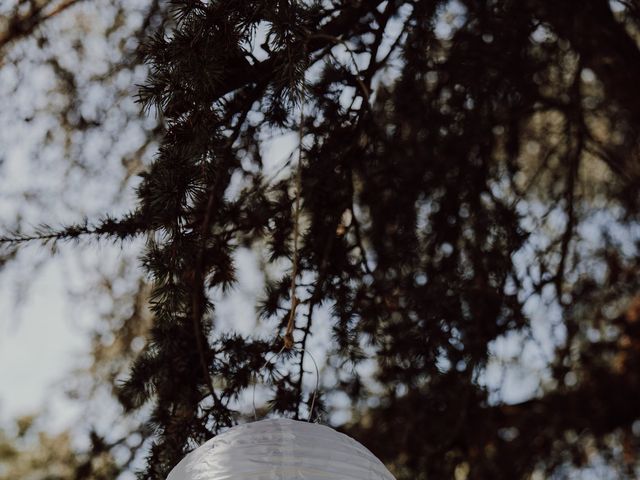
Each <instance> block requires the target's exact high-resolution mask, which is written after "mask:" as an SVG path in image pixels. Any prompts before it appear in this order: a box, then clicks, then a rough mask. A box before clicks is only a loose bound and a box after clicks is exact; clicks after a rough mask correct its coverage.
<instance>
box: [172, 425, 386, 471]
mask: <svg viewBox="0 0 640 480" xmlns="http://www.w3.org/2000/svg"><path fill="white" fill-rule="evenodd" d="M246 479H250V480H302V479H304V480H331V479H336V480H338V479H339V480H395V479H394V477H393V475H391V473H389V471H388V470H387V469H386V468H385V466H384V465H383V464H382V462H381V461H380V460H378V459H377V458H376V457H375V456H374V455H373V454H372V453H371V452H370V451H369V450H367V449H366V448H365V447H364V446H363V445H361V444H360V443H358V442H356V441H355V440H354V439H352V438H351V437H348V436H347V435H344V434H342V433H339V432H336V431H335V430H333V429H332V428H329V427H326V426H324V425H318V424H316V423H307V422H299V421H296V420H289V419H269V420H261V421H259V422H253V423H247V424H245V425H238V426H236V427H233V428H231V429H229V430H227V431H226V432H224V433H222V434H220V435H218V436H216V437H214V438H212V439H211V440H209V441H208V442H206V443H205V444H203V445H201V446H200V447H198V448H196V449H195V450H194V451H193V452H191V453H189V454H188V455H187V456H186V457H185V458H183V459H182V461H181V462H180V463H178V465H176V467H175V468H174V469H173V470H172V471H171V473H170V474H169V477H168V478H167V480H246Z"/></svg>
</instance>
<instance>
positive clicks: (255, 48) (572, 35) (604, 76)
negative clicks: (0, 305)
mask: <svg viewBox="0 0 640 480" xmlns="http://www.w3.org/2000/svg"><path fill="white" fill-rule="evenodd" d="M170 12H171V15H172V19H173V21H168V22H165V23H164V25H163V27H162V29H161V30H160V31H159V32H158V33H157V34H155V35H154V36H153V37H151V38H149V39H148V41H147V43H146V44H145V46H144V48H143V49H142V54H143V58H144V60H145V62H146V63H147V64H148V66H149V71H150V73H149V76H148V79H147V81H146V83H145V84H144V85H142V86H141V88H140V91H139V101H140V103H141V104H142V106H143V107H144V108H146V109H147V110H148V111H149V112H155V113H156V114H157V115H159V117H160V119H161V121H162V122H163V124H164V128H165V130H164V135H163V139H162V143H161V146H160V148H159V150H158V153H157V155H156V157H155V159H154V160H153V162H152V164H151V165H150V166H149V168H148V170H147V171H146V172H145V173H144V174H143V180H142V183H141V184H140V186H139V188H138V191H137V194H138V199H139V203H138V205H137V207H136V208H135V210H134V211H133V212H132V213H131V214H130V215H129V216H128V217H126V218H124V219H123V220H122V221H116V220H113V219H107V220H106V221H105V222H104V223H103V224H100V225H99V226H97V227H95V228H93V227H92V228H89V227H86V226H75V227H72V228H71V229H67V230H63V231H60V232H58V233H57V234H55V233H52V234H51V235H52V236H56V235H57V236H58V237H59V238H75V237H77V236H78V235H80V234H83V233H85V232H86V233H95V234H100V235H107V236H111V237H114V238H118V239H123V238H128V237H130V236H133V235H137V234H140V233H144V234H145V235H146V237H147V239H148V243H147V247H146V250H145V254H144V257H143V258H142V264H143V266H144V268H145V270H146V272H147V273H148V274H149V276H150V278H151V279H152V281H153V290H152V292H151V295H150V305H151V310H152V312H153V317H154V318H153V325H152V327H151V330H150V333H149V338H148V342H147V344H146V346H145V348H144V350H143V351H142V353H141V354H140V355H139V357H138V358H137V359H136V360H135V362H134V363H133V366H132V368H131V372H130V376H129V378H128V380H127V381H126V382H125V383H124V384H123V385H122V388H121V389H120V391H119V399H120V401H121V402H122V405H123V406H125V408H126V409H127V410H128V411H135V410H138V409H140V408H142V407H145V406H146V407H147V408H149V409H150V410H151V412H152V413H151V416H150V420H149V425H150V426H152V427H153V429H154V444H153V446H152V447H151V448H150V453H149V457H148V463H147V468H146V470H145V471H144V472H142V473H141V474H140V478H143V479H150V480H151V479H153V480H160V479H164V478H165V477H166V475H167V474H168V472H169V471H170V469H171V468H172V467H173V466H174V465H175V464H176V463H177V462H178V461H179V460H180V459H181V458H182V456H183V455H184V454H185V453H186V452H188V451H189V450H191V449H192V448H193V447H194V446H195V445H197V444H199V443H202V442H203V441H204V440H206V439H208V438H210V437H211V436H212V435H214V434H216V433H217V432H218V431H220V429H224V428H226V427H228V426H230V425H232V424H233V423H235V422H236V421H238V419H239V416H240V414H239V412H238V411H237V405H238V399H240V398H244V397H243V395H245V394H246V393H247V391H248V390H249V391H250V387H251V385H252V384H253V382H254V381H255V372H259V371H261V369H262V368H263V366H264V365H265V361H266V360H268V359H269V358H273V355H274V354H277V353H278V352H280V351H281V348H282V341H283V338H282V337H283V335H284V333H285V329H286V326H287V325H286V324H287V320H288V318H289V315H290V314H291V309H292V306H293V305H294V302H297V309H295V312H297V313H296V315H295V317H296V328H295V332H294V334H295V335H294V336H295V340H296V342H295V345H296V348H295V349H293V350H291V351H286V352H284V355H283V356H281V357H278V358H279V359H278V360H277V361H275V362H272V363H273V364H271V363H269V364H267V367H266V370H267V373H268V374H267V378H266V382H267V384H268V385H269V387H270V391H271V398H270V407H271V409H272V411H273V412H275V413H277V414H280V415H287V416H291V417H294V418H306V417H307V416H311V417H312V418H319V417H321V416H322V415H323V414H324V413H325V412H329V413H330V412H331V408H332V405H331V403H330V402H329V401H327V398H329V396H328V394H330V393H332V392H333V393H335V392H343V393H346V394H347V395H348V396H349V397H350V400H351V402H352V405H353V418H352V419H351V420H350V421H349V422H347V423H345V424H343V425H340V428H342V429H343V430H345V431H347V432H348V433H350V434H352V435H354V436H355V437H356V438H357V439H358V440H360V441H362V442H363V443H364V444H365V445H367V446H368V447H369V448H371V449H372V451H373V452H374V453H375V454H376V455H378V456H379V457H380V458H381V459H382V460H383V461H385V463H387V464H388V465H389V466H390V467H391V468H392V470H393V472H394V474H395V475H396V476H397V478H398V479H400V480H402V479H409V478H411V479H434V478H438V479H440V478H442V479H445V478H456V479H457V478H469V479H485V478H509V479H515V478H523V479H524V478H534V477H532V475H533V474H534V473H536V474H540V473H541V472H543V473H544V474H547V473H548V474H551V473H552V472H554V474H555V475H560V476H559V477H558V478H562V477H561V476H562V475H563V474H565V473H566V472H567V471H569V470H567V469H568V468H570V467H583V466H585V465H590V464H591V463H592V462H593V461H594V457H598V458H601V459H604V460H603V461H605V463H608V464H610V465H611V466H612V467H611V468H614V469H616V475H617V478H635V477H636V476H637V475H638V468H640V467H639V465H638V461H637V460H636V455H635V454H637V452H638V448H639V446H640V434H639V433H638V425H639V423H638V422H640V376H639V373H638V371H640V370H639V369H638V366H639V365H640V331H639V330H638V329H639V328H640V327H639V325H640V323H639V319H640V307H638V305H639V304H640V303H639V300H638V298H640V297H639V296H638V295H639V288H640V285H638V258H639V257H638V245H640V243H638V240H640V238H638V228H637V227H638V223H637V222H638V213H639V210H638V187H639V186H640V169H639V168H638V161H637V154H638V145H639V143H638V142H639V140H640V137H639V135H640V129H639V128H638V125H639V123H638V122H639V121H640V102H639V101H638V97H637V95H635V93H634V92H635V84H636V83H637V81H638V79H640V71H638V69H640V49H639V47H638V44H639V41H640V33H639V32H640V11H639V10H638V8H637V7H636V6H635V5H634V4H633V3H632V2H628V3H627V2H622V1H620V2H613V3H612V2H608V1H606V0H587V1H582V2H578V1H577V0H568V1H565V2H562V5H555V4H553V3H551V2H545V1H542V0H526V1H478V0H460V1H459V2H458V1H456V2H444V1H435V0H434V1H418V0H416V1H393V0H387V1H384V2H377V1H340V0H334V1H331V2H329V1H326V2H324V1H317V2H292V1H287V0H247V1H242V2H234V1H229V0H217V1H210V2H206V1H201V0H176V1H173V2H172V4H171V9H170ZM273 132H280V133H287V132H289V133H291V134H295V135H300V138H301V139H302V140H303V141H302V143H301V146H300V148H301V149H302V150H303V152H302V155H301V163H300V164H299V165H297V164H296V160H295V159H293V157H292V158H291V159H289V161H288V162H287V164H286V165H285V166H284V167H283V169H282V170H281V171H280V172H279V174H278V175H276V176H269V175H265V167H264V164H263V153H264V144H265V142H266V141H265V138H266V137H267V136H268V135H270V134H272V133H273ZM296 168H300V195H301V202H302V212H301V218H300V229H301V231H300V250H299V252H297V255H298V276H297V278H298V280H299V282H298V288H297V290H296V292H295V296H296V299H297V300H296V299H292V298H291V291H290V290H289V285H290V282H291V280H292V279H291V276H290V274H284V275H281V276H276V277H275V278H272V279H270V281H269V283H268V284H267V285H266V287H265V292H264V298H263V301H262V303H261V305H260V312H261V315H262V317H263V319H264V320H265V321H267V322H271V324H273V329H274V332H278V333H279V336H278V337H276V335H274V337H273V338H268V339H264V338H252V337H244V336H241V335H221V334H219V333H218V332H217V331H216V329H215V325H216V311H215V305H214V303H213V302H212V300H211V299H212V298H213V293H214V292H216V291H221V290H226V289H228V288H230V287H232V286H233V285H234V284H235V282H236V280H235V272H234V252H235V251H236V249H237V248H238V247H241V246H248V247H251V248H253V249H254V250H256V251H264V250H266V251H267V255H268V258H269V262H271V263H273V264H279V265H291V263H292V261H293V258H294V255H296V252H294V251H293V241H292V233H293V230H294V223H295V218H294V202H295V198H294V195H295V192H296V190H297V188H296V178H297V177H296V173H295V172H296ZM602 218H604V219H605V220H606V221H605V222H604V223H602V221H601V220H602ZM598 222H600V223H598ZM83 228H84V230H83ZM40 236H41V237H42V236H44V237H46V236H47V233H46V232H43V233H42V235H40ZM31 238H32V237H21V236H14V237H13V238H7V239H5V241H7V242H10V241H17V242H19V241H22V240H29V239H31ZM545 304H546V305H547V310H546V311H547V312H554V311H555V312H556V313H555V315H556V316H557V319H556V320H555V323H556V325H557V328H558V329H561V330H562V331H561V333H559V334H558V336H557V337H554V338H553V341H556V342H557V343H555V344H553V345H551V347H550V349H551V350H552V352H551V353H552V358H550V359H549V360H548V362H547V364H546V368H547V372H546V374H545V375H546V377H545V382H544V383H542V384H541V386H540V388H539V389H538V390H537V392H536V394H535V395H533V396H532V398H530V399H528V400H526V401H524V402H521V403H507V402H503V401H501V400H500V399H496V398H495V395H494V393H493V392H492V390H491V381H490V380H489V376H490V375H489V373H490V367H491V363H492V361H493V360H494V357H495V348H496V344H497V342H499V341H504V339H511V340H513V341H516V340H514V339H522V345H528V346H530V345H535V344H536V342H537V341H538V340H537V338H536V331H535V327H536V325H535V322H536V312H535V311H534V310H533V308H535V306H538V308H541V309H542V308H543V306H544V305H545ZM532 306H533V307H532ZM320 308H329V309H330V312H331V323H332V344H331V346H330V353H331V354H330V356H329V361H328V367H327V368H329V369H333V371H334V373H335V377H336V378H337V381H336V382H335V384H329V383H327V384H326V385H323V386H322V392H321V395H320V396H319V397H318V398H317V399H316V398H314V396H313V395H312V394H311V393H312V392H309V391H307V390H306V389H305V388H304V385H305V384H304V382H303V377H304V374H305V370H304V366H305V365H306V364H305V353H304V352H305V348H306V347H307V342H308V339H309V337H310V335H312V334H313V328H314V323H313V321H314V314H316V313H317V312H318V310H319V309H320ZM554 309H555V310H554ZM295 312H294V313H295ZM551 323H553V322H551ZM547 341H548V342H551V341H552V340H547ZM547 348H549V346H547ZM541 350H545V348H544V346H543V347H541ZM371 364H373V365H374V366H375V367H374V368H373V373H372V374H371V375H367V374H363V373H362V372H363V371H364V369H363V368H362V367H363V366H366V365H371ZM311 410H312V411H311ZM324 418H328V417H324ZM563 472H564V473H563ZM535 478H538V477H535ZM553 478H555V477H553Z"/></svg>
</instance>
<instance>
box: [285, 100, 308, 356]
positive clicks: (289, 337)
mask: <svg viewBox="0 0 640 480" xmlns="http://www.w3.org/2000/svg"><path fill="white" fill-rule="evenodd" d="M303 124H304V103H301V104H300V126H299V128H298V165H296V176H295V182H296V183H295V188H296V193H295V203H294V205H295V206H294V211H293V258H292V266H291V293H290V297H291V310H290V312H289V321H288V322H287V329H286V331H285V333H284V348H285V349H287V350H291V348H293V345H294V339H293V331H294V329H295V326H296V308H297V306H298V297H297V296H296V279H297V277H298V257H299V253H298V237H299V236H300V189H301V185H302V138H303V131H302V129H303ZM303 354H304V352H303Z"/></svg>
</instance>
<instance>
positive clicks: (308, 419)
mask: <svg viewBox="0 0 640 480" xmlns="http://www.w3.org/2000/svg"><path fill="white" fill-rule="evenodd" d="M302 353H303V354H305V353H307V354H308V355H309V358H311V361H312V362H313V366H314V367H316V388H315V389H314V390H313V396H312V397H311V406H310V407H309V418H307V422H311V418H312V417H313V407H314V405H315V404H316V396H317V395H318V389H319V388H320V370H318V364H317V363H316V359H315V358H313V355H311V352H309V351H306V352H302Z"/></svg>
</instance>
